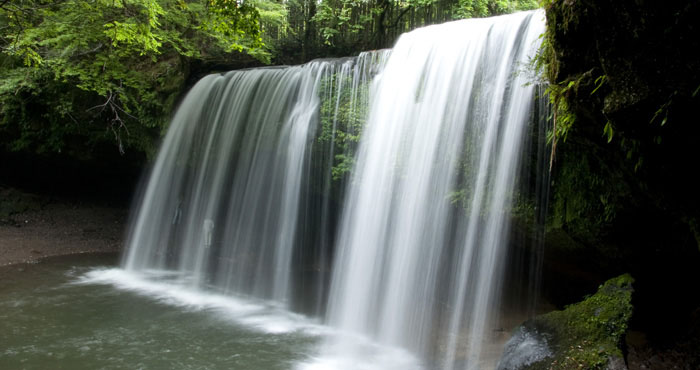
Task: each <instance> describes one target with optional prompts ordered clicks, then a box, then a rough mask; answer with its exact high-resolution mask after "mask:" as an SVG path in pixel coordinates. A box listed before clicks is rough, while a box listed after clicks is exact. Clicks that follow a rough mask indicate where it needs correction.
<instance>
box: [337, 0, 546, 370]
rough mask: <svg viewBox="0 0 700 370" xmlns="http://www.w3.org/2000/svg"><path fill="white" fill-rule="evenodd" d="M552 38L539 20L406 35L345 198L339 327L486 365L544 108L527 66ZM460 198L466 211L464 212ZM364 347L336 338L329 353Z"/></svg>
mask: <svg viewBox="0 0 700 370" xmlns="http://www.w3.org/2000/svg"><path fill="white" fill-rule="evenodd" d="M542 32H543V22H542V14H541V13H538V12H528V13H519V14H514V15H508V16H502V17H496V18H489V19H478V20H468V21H459V22H452V23H448V24H444V25H439V26H431V27H426V28H423V29H419V30H416V31H413V32H410V33H408V34H405V35H403V36H401V38H400V39H399V41H398V42H397V44H396V45H395V47H394V48H393V50H392V54H391V57H390V58H389V60H388V61H387V64H386V67H385V68H384V70H383V72H382V74H381V75H380V76H379V83H378V85H377V87H376V92H375V94H374V98H373V100H372V101H371V104H370V107H371V108H370V114H369V118H368V123H367V128H366V131H365V133H364V135H363V139H362V141H361V144H360V147H359V152H358V154H357V165H356V167H355V179H354V181H353V186H352V188H351V190H350V192H349V194H348V196H347V198H346V201H345V204H346V208H345V211H344V213H343V215H342V220H341V225H340V234H339V237H338V241H337V246H336V248H337V252H336V253H337V259H336V260H335V265H334V271H333V285H332V291H331V296H330V303H329V313H328V318H327V319H328V322H329V323H330V324H331V325H332V326H335V327H338V328H341V330H343V331H346V332H351V333H358V334H362V335H366V336H369V337H370V338H373V339H375V340H376V341H378V342H380V343H383V344H387V345H391V346H396V347H401V348H408V349H410V350H411V351H412V352H414V353H418V354H419V355H421V356H422V357H423V358H429V359H430V358H432V359H431V360H430V361H431V362H434V364H432V366H440V367H441V368H444V369H453V368H455V366H456V364H458V363H464V364H467V365H466V366H469V367H470V368H472V367H478V366H479V364H480V360H481V359H480V356H481V353H482V345H483V344H484V341H485V340H486V339H488V337H489V336H490V331H492V330H493V329H494V324H493V321H494V320H495V319H496V317H495V316H494V315H492V314H491V313H492V312H493V309H494V307H495V304H496V303H497V300H498V298H499V293H500V285H501V274H502V269H503V261H504V260H505V253H506V244H507V235H508V234H509V224H508V221H509V220H508V217H509V213H510V208H511V204H512V194H513V189H514V183H515V175H516V173H517V171H518V165H519V161H520V154H521V152H520V149H521V145H522V142H523V137H524V132H525V127H526V126H527V124H528V122H530V121H531V119H532V117H531V114H532V107H533V106H534V101H535V97H534V87H533V86H531V85H528V84H527V82H528V79H527V76H524V75H523V74H522V71H521V70H522V69H523V67H524V66H525V65H527V64H528V63H529V61H530V58H532V57H533V56H534V55H535V52H536V50H537V47H538V44H537V40H538V37H539V35H540V34H541V33H542ZM455 197H457V198H459V200H458V201H459V202H462V203H463V205H464V207H465V208H466V212H458V211H456V210H455V207H453V206H452V205H451V201H454V199H455ZM436 336H437V337H439V338H444V339H443V340H442V343H438V342H437V341H436V340H435V337H436ZM352 346H353V345H352V344H351V343H345V342H343V340H342V339H341V340H340V342H338V340H334V343H331V344H330V345H329V346H328V347H329V348H328V349H327V351H330V352H331V355H332V353H333V352H344V351H356V350H357V349H349V348H348V347H352Z"/></svg>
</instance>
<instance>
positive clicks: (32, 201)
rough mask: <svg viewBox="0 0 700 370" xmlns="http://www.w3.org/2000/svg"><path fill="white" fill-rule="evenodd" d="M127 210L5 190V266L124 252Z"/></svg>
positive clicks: (0, 244)
mask: <svg viewBox="0 0 700 370" xmlns="http://www.w3.org/2000/svg"><path fill="white" fill-rule="evenodd" d="M127 217H128V209H127V208H126V207H123V206H116V205H110V204H95V203H90V202H86V201H83V200H79V199H71V198H60V197H54V196H46V195H35V194H30V193H25V192H22V191H19V190H16V189H12V188H0V266H4V265H11V264H16V263H35V262H37V261H39V260H40V259H41V258H44V257H49V256H59V255H67V254H77V253H96V252H97V253H99V252H119V251H121V249H122V248H123V244H124V238H125V233H126V224H127Z"/></svg>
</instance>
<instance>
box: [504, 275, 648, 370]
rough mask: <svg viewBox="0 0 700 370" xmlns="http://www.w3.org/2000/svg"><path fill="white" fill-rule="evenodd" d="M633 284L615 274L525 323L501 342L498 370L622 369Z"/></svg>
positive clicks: (628, 277) (631, 281) (630, 313)
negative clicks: (503, 344) (578, 297)
mask: <svg viewBox="0 0 700 370" xmlns="http://www.w3.org/2000/svg"><path fill="white" fill-rule="evenodd" d="M633 282H634V279H632V277H631V276H630V275H628V274H625V275H622V276H619V277H616V278H614V279H611V280H609V281H607V282H606V283H605V284H603V285H601V286H600V288H599V289H598V292H597V293H595V294H594V295H592V296H590V297H587V298H586V299H584V300H583V301H582V302H579V303H576V304H573V305H570V306H568V307H566V309H564V310H562V311H554V312H550V313H547V314H544V315H540V316H537V317H535V318H533V319H531V320H528V321H526V322H525V323H524V324H522V325H521V326H520V327H518V328H516V329H515V332H514V333H513V337H512V338H511V339H510V340H509V341H508V343H507V344H506V347H505V349H504V351H503V355H502V357H501V360H500V362H499V365H498V369H499V370H521V369H626V368H627V367H626V365H625V361H624V353H623V337H624V334H625V332H626V331H627V323H628V321H629V319H630V317H631V316H632V304H631V300H632V291H633V289H632V283H633Z"/></svg>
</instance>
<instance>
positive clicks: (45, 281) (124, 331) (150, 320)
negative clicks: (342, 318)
mask: <svg viewBox="0 0 700 370" xmlns="http://www.w3.org/2000/svg"><path fill="white" fill-rule="evenodd" d="M116 264H117V257H116V256H115V255H78V256H68V257H59V258H52V259H48V260H45V261H43V262H41V263H38V264H29V265H14V266H5V267H2V268H0V369H98V368H99V369H203V368H207V369H292V368H295V367H297V366H298V364H299V363H303V362H305V361H307V360H309V359H310V358H312V357H313V356H314V353H313V352H314V349H315V347H316V345H317V343H318V342H319V341H320V340H322V338H323V337H324V336H326V335H327V333H326V332H325V331H327V329H325V328H324V327H323V326H321V325H318V324H317V323H316V322H315V321H314V320H312V319H309V318H307V317H304V316H301V315H296V314H292V313H289V312H285V311H283V310H279V309H277V308H276V307H274V306H273V305H270V304H267V303H266V302H255V301H251V300H245V299H237V298H232V297H226V296H223V295H216V294H203V293H201V292H196V291H194V290H192V291H189V290H188V289H186V287H183V286H181V285H182V284H183V283H182V282H176V280H177V279H175V278H173V277H172V276H168V275H167V274H162V275H161V276H159V273H158V272H151V273H150V274H151V275H152V276H150V277H149V279H148V280H145V279H141V277H139V276H133V275H129V274H127V273H125V272H124V271H123V270H120V269H117V268H115V267H114V266H116Z"/></svg>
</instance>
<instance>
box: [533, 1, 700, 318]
mask: <svg viewBox="0 0 700 370" xmlns="http://www.w3.org/2000/svg"><path fill="white" fill-rule="evenodd" d="M545 9H546V11H547V23H548V26H547V27H548V30H547V35H546V43H547V45H548V50H547V53H545V55H546V56H545V62H546V63H547V68H548V70H547V74H548V77H549V80H550V83H551V84H552V85H554V86H555V89H554V90H556V91H557V94H558V97H559V98H558V99H559V100H560V101H561V102H563V103H564V105H565V106H566V107H565V109H564V110H565V113H566V114H568V115H569V116H570V117H573V118H572V120H571V121H570V122H568V123H567V122H565V120H563V119H561V118H562V117H563V116H562V115H561V114H560V116H559V118H560V122H558V123H557V124H558V125H560V127H559V129H560V130H561V129H562V127H561V125H568V126H567V127H565V130H564V131H565V132H566V136H565V137H564V136H563V135H560V137H559V142H558V144H557V146H556V153H555V157H554V163H553V175H552V178H553V199H552V204H553V206H552V219H553V221H552V223H551V225H550V233H549V235H550V237H549V239H548V250H547V251H548V252H546V253H549V255H550V256H557V255H560V256H561V255H566V253H567V252H562V251H561V250H562V243H561V240H566V241H567V244H570V245H567V246H566V248H568V250H574V251H576V253H578V254H584V255H586V258H588V260H589V261H594V262H593V264H592V265H590V266H584V267H582V269H584V270H585V269H588V270H589V271H594V272H595V273H599V274H601V275H608V276H609V275H611V274H613V273H622V272H631V273H632V275H633V276H635V277H636V278H637V282H638V284H637V288H638V295H637V297H636V298H635V299H636V300H637V302H636V303H637V304H636V305H635V306H636V311H635V312H636V313H635V320H637V322H638V323H642V324H644V325H647V324H648V325H652V326H653V325H654V324H652V321H653V320H652V318H653V317H655V316H656V317H658V315H666V316H665V317H667V318H668V320H670V321H671V322H670V323H669V322H668V321H666V322H663V323H662V324H659V325H658V326H659V327H654V328H652V329H658V330H661V331H667V330H675V329H677V330H680V331H682V329H681V328H682V327H683V325H684V324H685V321H683V320H685V319H686V318H687V317H689V312H692V311H693V310H695V309H697V307H699V306H700V298H699V297H700V294H699V293H700V290H699V289H698V288H697V287H698V286H700V284H699V282H700V273H698V271H700V249H699V246H700V176H698V175H697V174H698V172H700V171H698V167H699V166H698V164H697V161H698V160H699V159H700V143H699V142H698V141H700V122H698V118H697V113H696V109H695V108H696V107H700V58H698V57H697V56H695V54H696V53H697V51H698V50H700V22H698V21H697V20H698V19H699V16H700V3H699V2H697V1H691V2H687V1H664V2H660V1H655V0H616V1H603V0H600V1H597V0H549V1H545ZM560 113H562V112H560ZM562 234H565V235H566V237H565V238H563V237H561V235H562ZM572 245H573V246H572ZM565 258H566V257H562V260H563V259H565ZM550 262H551V264H556V263H557V258H556V257H555V258H554V260H550ZM555 270H557V269H556V268H549V269H548V270H547V269H546V270H545V273H546V274H547V273H549V274H550V275H557V274H561V272H555ZM558 271H561V269H558ZM550 280H551V279H550ZM545 281H546V280H545ZM679 281H681V282H684V283H683V284H682V287H681V286H680V285H679ZM686 287H690V288H686ZM549 289H550V290H552V294H557V292H556V291H557V289H559V290H560V291H561V287H554V286H549ZM571 294H572V295H573V294H574V293H571ZM558 303H564V302H558ZM679 313H682V315H680V314H679ZM675 321H678V322H675ZM669 324H673V325H669ZM662 326H664V327H665V328H662Z"/></svg>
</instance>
